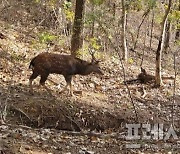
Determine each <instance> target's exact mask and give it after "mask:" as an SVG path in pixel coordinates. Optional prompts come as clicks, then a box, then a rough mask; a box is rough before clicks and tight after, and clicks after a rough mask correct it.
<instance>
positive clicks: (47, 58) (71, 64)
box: [29, 52, 103, 95]
mask: <svg viewBox="0 0 180 154" xmlns="http://www.w3.org/2000/svg"><path fill="white" fill-rule="evenodd" d="M91 55H92V61H91V62H87V61H84V60H81V59H79V58H76V57H73V56H71V55H61V54H55V53H48V52H44V53H41V54H39V55H37V56H36V57H34V58H33V59H32V60H31V62H30V65H29V68H31V69H32V71H33V74H32V75H31V76H30V78H29V85H30V92H32V81H33V80H34V79H35V78H36V77H37V76H39V75H40V76H41V79H40V85H42V86H44V87H45V88H46V90H47V91H48V92H50V91H49V89H48V88H47V87H46V86H45V81H46V80H47V78H48V75H49V74H51V73H55V74H62V75H63V76H64V78H65V80H66V83H67V84H66V86H65V88H64V89H63V90H62V92H63V91H65V90H66V89H67V87H68V86H69V87H70V94H71V95H73V90H72V85H71V80H72V76H73V75H76V74H79V75H88V74H90V73H93V72H94V73H98V74H101V75H102V74H103V73H102V71H101V69H100V67H99V61H97V60H95V57H94V55H93V54H91Z"/></svg>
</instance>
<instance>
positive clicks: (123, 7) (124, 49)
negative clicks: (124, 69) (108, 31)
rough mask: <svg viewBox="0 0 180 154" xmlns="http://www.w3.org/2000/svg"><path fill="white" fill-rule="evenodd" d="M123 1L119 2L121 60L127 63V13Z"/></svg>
mask: <svg viewBox="0 0 180 154" xmlns="http://www.w3.org/2000/svg"><path fill="white" fill-rule="evenodd" d="M125 1H126V0H121V2H122V34H121V36H122V49H123V60H124V61H127V58H128V51H127V42H126V21H127V20H126V18H127V13H126V7H125Z"/></svg>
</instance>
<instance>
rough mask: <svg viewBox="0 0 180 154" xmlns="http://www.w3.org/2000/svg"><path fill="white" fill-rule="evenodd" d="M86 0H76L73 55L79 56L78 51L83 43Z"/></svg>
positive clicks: (72, 42)
mask: <svg viewBox="0 0 180 154" xmlns="http://www.w3.org/2000/svg"><path fill="white" fill-rule="evenodd" d="M84 5H85V0H76V8H75V18H74V25H73V32H72V39H71V55H73V56H77V51H78V50H79V49H80V48H81V47H82V45H83V39H82V31H83V17H84Z"/></svg>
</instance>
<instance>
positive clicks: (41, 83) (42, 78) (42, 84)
mask: <svg viewBox="0 0 180 154" xmlns="http://www.w3.org/2000/svg"><path fill="white" fill-rule="evenodd" d="M48 75H49V74H48V73H44V74H41V79H40V85H41V86H43V87H44V88H45V89H46V91H47V92H48V93H49V94H50V95H51V96H52V93H51V90H50V89H49V88H48V87H47V86H46V85H45V81H46V80H47V78H48Z"/></svg>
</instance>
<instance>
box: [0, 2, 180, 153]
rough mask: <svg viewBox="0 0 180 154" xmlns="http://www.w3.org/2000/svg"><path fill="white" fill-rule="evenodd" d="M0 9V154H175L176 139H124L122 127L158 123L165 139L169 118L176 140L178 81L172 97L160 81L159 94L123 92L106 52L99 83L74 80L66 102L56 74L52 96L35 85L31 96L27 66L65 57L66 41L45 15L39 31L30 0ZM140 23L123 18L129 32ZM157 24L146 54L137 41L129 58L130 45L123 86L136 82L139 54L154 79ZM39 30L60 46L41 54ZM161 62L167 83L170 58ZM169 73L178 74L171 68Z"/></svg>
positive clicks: (114, 61)
mask: <svg viewBox="0 0 180 154" xmlns="http://www.w3.org/2000/svg"><path fill="white" fill-rule="evenodd" d="M4 2H5V1H4ZM2 4H3V5H1V7H0V10H1V15H0V34H2V37H1V38H0V104H1V105H0V111H1V112H0V115H1V116H0V138H1V140H0V152H1V153H3V154H4V153H5V154H6V153H7V154H11V153H12V154H18V153H22V154H29V153H32V154H41V153H42V154H48V153H49V154H50V153H53V154H56V153H57V154H58V153H63V154H71V153H72V154H75V153H80V154H84V153H87V154H88V153H89V154H92V153H102V154H103V153H107V154H108V153H109V154H110V153H117V154H118V153H141V152H143V153H154V152H157V153H168V152H173V153H179V151H180V150H179V147H178V144H179V139H177V140H173V139H168V140H167V141H164V140H154V139H151V140H143V141H140V140H135V141H131V140H130V141H128V140H126V135H127V128H126V124H134V123H135V124H152V125H153V124H164V126H165V127H167V128H165V130H166V132H167V130H168V129H169V127H170V125H171V123H172V119H173V123H174V127H175V128H176V130H175V131H176V133H177V135H178V136H180V127H179V126H180V120H179V119H180V112H179V109H180V108H179V107H180V96H179V93H180V79H179V76H177V78H176V85H175V90H176V91H175V93H174V92H173V90H174V79H172V78H168V79H166V80H163V82H164V85H163V86H162V87H160V88H155V87H154V81H150V82H148V83H145V84H142V83H140V82H132V83H131V84H128V86H126V84H124V71H123V67H122V66H121V62H120V60H119V57H118V56H117V53H115V51H113V48H112V47H109V48H110V50H112V52H100V53H99V54H97V55H96V56H97V57H98V58H99V59H100V60H101V63H100V66H101V69H102V71H103V73H104V75H103V76H100V75H97V74H91V75H88V76H78V75H77V76H74V77H73V87H74V90H75V91H74V94H75V96H73V97H71V96H69V95H68V94H67V93H66V92H65V93H60V91H61V90H62V89H63V87H64V86H65V84H66V83H65V80H64V78H63V76H61V75H57V74H51V75H50V76H49V78H48V80H47V82H46V85H47V86H48V88H50V90H51V92H52V96H51V95H49V93H48V92H47V91H46V90H45V89H44V88H43V87H38V84H39V78H38V79H36V80H35V82H34V83H33V85H34V86H33V89H34V92H33V94H31V93H30V92H29V90H30V87H29V77H30V75H31V73H32V70H30V69H28V67H29V64H30V61H31V59H32V58H33V57H35V56H36V55H38V54H39V53H42V52H46V51H48V52H53V53H59V54H70V51H69V50H68V49H69V40H70V36H66V35H64V34H62V33H58V32H57V31H58V30H57V31H56V30H54V28H55V27H56V26H55V23H53V19H52V16H47V18H45V21H49V20H50V21H52V22H43V24H39V22H40V21H39V20H40V19H41V16H43V15H42V14H41V13H42V12H43V9H44V8H43V7H42V6H41V7H40V6H39V5H35V4H34V3H31V1H27V3H25V2H24V1H13V2H10V3H9V5H7V6H6V4H5V3H2ZM4 7H5V9H4V10H3V8H4ZM6 7H7V8H6ZM31 8H33V9H31ZM39 9H40V10H41V11H40V12H38V10H39ZM44 12H46V11H44ZM48 15H50V13H49V14H48ZM141 16H142V12H138V13H136V14H133V12H131V14H130V15H129V18H128V19H129V21H128V22H129V28H130V29H133V28H132V27H136V28H137V27H138V25H139V21H136V19H138V18H140V17H141ZM38 17H39V18H38ZM37 20H38V21H37ZM36 21H37V22H36ZM45 24H47V25H45ZM156 24H157V25H156V28H155V30H154V35H153V36H154V37H153V45H152V48H151V49H150V48H149V44H148V43H147V44H146V47H145V48H144V46H143V45H144V44H143V41H144V40H143V39H142V38H140V40H139V43H138V46H137V49H136V52H134V51H131V50H130V48H131V45H132V42H131V41H130V43H129V51H130V52H129V54H130V55H129V57H130V59H129V61H128V63H127V64H125V76H126V80H131V79H137V76H138V74H139V73H140V63H141V58H142V51H143V50H145V51H144V57H143V58H144V61H143V68H145V70H146V71H147V72H148V74H151V75H154V73H155V51H156V48H157V44H158V39H157V37H156V36H158V35H159V32H160V28H159V27H160V25H159V24H158V23H156ZM131 26H132V27H131ZM136 28H135V29H134V30H136ZM44 31H48V32H49V33H50V32H51V33H53V34H55V35H56V36H57V35H58V34H59V36H58V39H59V40H58V41H59V42H57V40H56V41H55V42H53V43H52V45H51V46H50V47H49V48H47V45H46V44H44V43H42V42H41V41H40V34H42V33H43V32H44ZM143 31H146V25H145V24H144V25H143V26H142V34H141V35H143ZM127 37H128V38H127V40H131V35H130V33H128V36H127ZM177 48H179V47H174V48H173V50H177ZM80 58H82V59H85V60H88V61H90V59H91V57H90V56H89V55H88V54H82V55H81V57H80ZM162 61H163V64H162V65H163V70H162V71H163V72H162V75H163V76H164V77H174V69H173V67H174V66H173V55H172V53H171V52H168V53H167V54H163V59H162ZM176 67H179V65H178V63H177V66H176ZM172 114H174V115H173V118H172ZM141 135H142V134H141ZM132 142H133V143H137V144H140V145H141V146H142V147H141V148H140V149H127V148H126V146H127V144H128V143H132ZM148 144H150V145H149V146H148ZM165 144H167V145H165ZM146 145H147V146H146ZM173 145H177V146H174V147H173Z"/></svg>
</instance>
